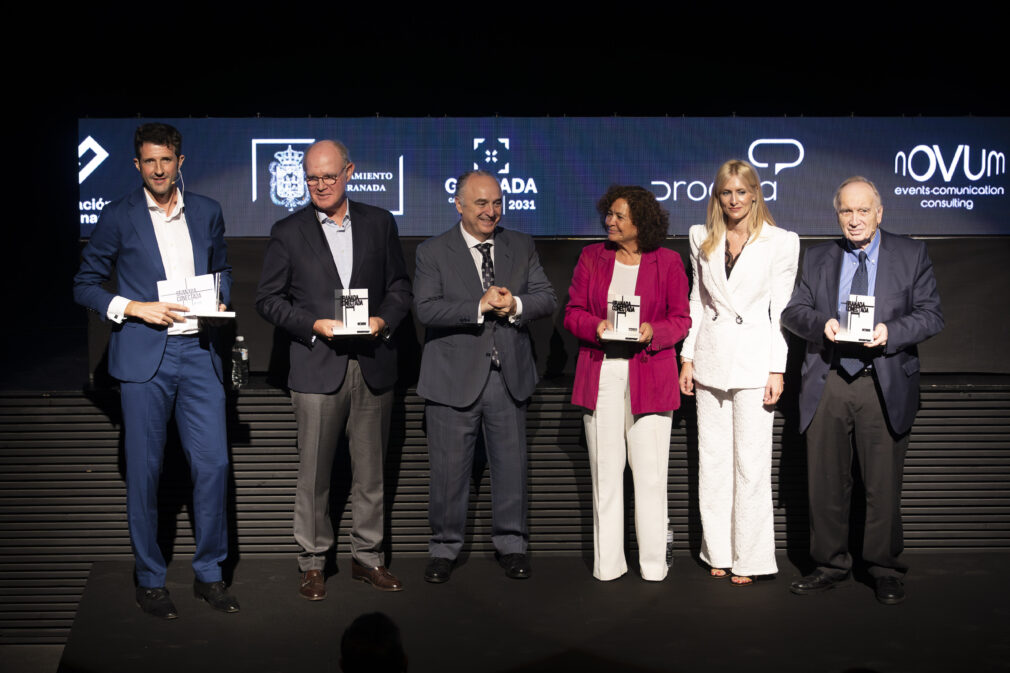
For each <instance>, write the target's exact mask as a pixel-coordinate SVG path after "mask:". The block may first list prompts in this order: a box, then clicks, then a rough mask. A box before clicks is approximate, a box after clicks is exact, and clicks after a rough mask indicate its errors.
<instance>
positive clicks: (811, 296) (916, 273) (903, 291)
mask: <svg viewBox="0 0 1010 673" xmlns="http://www.w3.org/2000/svg"><path fill="white" fill-rule="evenodd" d="M878 235H879V236H880V255H879V257H878V260H877V280H876V285H875V287H874V297H875V300H876V301H875V308H874V320H873V322H874V324H877V323H884V325H886V326H887V343H886V344H885V345H884V347H883V348H881V349H877V355H876V357H874V358H873V368H874V370H875V371H876V375H877V382H878V384H879V386H880V391H881V393H882V396H883V400H884V407H885V411H886V414H887V418H888V421H889V423H890V425H891V430H892V431H893V432H895V433H896V434H899V435H901V434H904V433H906V432H908V430H909V429H910V428H911V427H912V421H913V420H914V419H915V414H916V412H917V411H918V409H919V352H918V348H917V347H916V345H917V344H919V343H921V342H923V341H925V340H926V339H928V338H929V337H931V336H933V335H934V334H937V333H938V332H939V331H940V330H941V329H943V314H942V313H941V312H940V295H939V294H938V293H937V290H936V278H935V277H934V276H933V263H932V262H931V261H930V259H929V255H928V254H927V253H926V245H925V244H924V243H922V242H921V241H915V240H913V239H911V238H907V237H905V236H897V235H894V234H888V233H887V232H886V231H883V230H880V231H879V233H878ZM844 246H845V242H844V240H841V239H839V240H836V241H831V242H828V243H823V244H821V245H817V246H814V247H812V248H810V249H809V250H808V251H807V252H806V254H805V255H804V256H803V270H802V272H801V274H800V280H799V284H798V285H797V286H796V290H795V291H794V292H793V296H792V299H790V301H789V304H788V305H787V306H786V308H785V310H784V311H782V318H781V321H782V324H783V325H785V326H786V327H787V328H788V329H789V330H790V331H791V332H793V333H795V334H797V335H799V336H800V337H802V338H803V339H805V340H806V342H807V352H806V358H805V360H804V362H803V383H802V390H801V391H800V430H801V431H803V430H806V428H807V426H809V425H810V421H811V419H813V417H814V412H816V411H817V405H818V403H819V402H820V399H821V394H822V393H823V392H824V382H825V380H826V379H827V376H828V372H829V370H830V368H831V361H832V358H833V356H834V347H835V344H834V343H832V342H831V341H829V340H828V339H827V338H826V337H825V336H824V324H825V323H826V322H827V321H828V320H829V319H831V318H837V317H838V315H837V313H838V282H839V276H840V274H841V264H842V257H843V254H844Z"/></svg>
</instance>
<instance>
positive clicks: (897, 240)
mask: <svg viewBox="0 0 1010 673" xmlns="http://www.w3.org/2000/svg"><path fill="white" fill-rule="evenodd" d="M834 205H835V211H836V212H837V214H838V223H839V225H840V226H841V228H842V233H843V234H844V239H842V240H839V241H832V242H830V243H824V244H821V245H818V246H815V247H813V248H811V249H810V250H809V251H807V253H806V254H805V255H804V258H803V272H802V275H801V277H800V281H799V284H798V286H797V287H796V290H795V292H794V293H793V297H792V299H791V300H790V302H789V304H788V305H787V306H786V308H785V310H784V311H783V312H782V324H783V325H785V326H786V327H787V328H788V329H789V330H791V331H792V332H794V333H795V334H797V335H798V336H800V337H802V338H803V339H805V340H806V342H807V353H806V360H805V361H804V363H803V382H802V390H801V392H800V430H805V431H806V436H807V464H808V479H809V490H810V555H811V556H812V557H813V560H814V562H815V563H816V564H817V568H816V570H815V571H814V572H813V573H812V574H810V575H808V576H806V577H804V578H802V579H800V580H797V581H795V582H793V583H792V586H791V590H792V592H793V593H796V594H801V595H803V594H810V593H817V592H820V591H824V590H826V589H830V588H832V587H834V586H836V585H837V584H838V583H839V582H841V581H843V580H845V579H847V578H848V577H849V574H850V572H851V569H852V557H851V555H850V554H849V549H848V535H849V529H848V522H849V501H850V496H851V491H852V480H851V469H852V450H853V447H855V451H856V454H857V456H858V458H859V467H860V470H861V471H862V478H863V483H864V485H865V487H866V531H865V537H864V543H863V559H864V561H865V562H866V563H867V564H868V565H869V572H870V575H871V576H872V577H873V578H874V581H875V584H876V597H877V600H879V601H880V602H881V603H884V604H887V605H893V604H896V603H900V602H901V601H903V600H904V599H905V589H904V585H903V582H902V579H903V577H904V574H905V571H906V570H907V566H906V565H905V564H904V563H903V562H902V561H901V560H900V558H899V557H900V554H901V551H902V549H903V547H904V540H903V535H902V528H901V479H902V470H903V466H904V459H905V450H906V449H907V447H908V435H909V431H910V429H911V427H912V421H913V420H914V418H915V414H916V411H917V410H918V408H919V355H918V350H917V344H919V343H921V342H922V341H925V340H926V339H928V338H929V337H931V336H933V335H934V334H936V333H938V332H939V331H940V330H941V329H943V315H942V314H941V312H940V296H939V294H938V293H937V290H936V279H935V278H934V276H933V264H932V262H931V261H930V259H929V256H928V255H927V254H926V246H925V244H923V243H922V242H920V241H914V240H912V239H909V238H906V237H903V236H895V235H893V234H888V233H887V232H885V231H883V230H882V229H879V228H878V227H879V224H880V220H881V217H882V215H883V211H884V209H883V205H882V204H881V201H880V193H879V192H878V191H877V188H876V187H875V186H874V185H873V183H872V182H870V181H869V180H867V179H866V178H863V177H858V176H857V177H852V178H849V179H848V180H846V181H845V182H843V183H842V184H841V186H840V187H839V188H838V191H837V192H836V193H835V201H834ZM850 295H871V296H873V297H874V299H875V308H874V318H873V323H874V324H875V327H874V328H873V332H872V336H871V339H870V341H868V342H866V343H862V344H860V343H852V342H842V341H840V340H839V337H840V336H841V325H840V323H839V320H838V319H839V317H840V316H842V315H844V313H845V311H846V306H845V305H846V302H847V301H848V299H849V296H850Z"/></svg>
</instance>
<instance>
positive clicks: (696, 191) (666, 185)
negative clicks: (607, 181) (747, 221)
mask: <svg viewBox="0 0 1010 673" xmlns="http://www.w3.org/2000/svg"><path fill="white" fill-rule="evenodd" d="M805 156H806V151H805V150H804V149H803V143H801V142H800V141H799V140H796V139H795V138H758V139H757V140H755V141H754V142H752V143H751V144H750V147H749V148H748V149H747V158H748V159H749V160H750V162H751V164H753V165H754V167H755V168H761V169H765V168H768V167H769V166H773V167H774V172H773V175H776V176H777V175H778V174H779V173H781V172H782V171H784V170H785V169H787V168H795V167H796V166H799V165H800V164H801V163H803V158H804V157H805ZM772 157H775V158H777V159H781V161H775V162H772V161H771V160H770V159H771V158H772ZM651 184H653V185H655V187H656V189H655V190H653V191H654V192H655V193H656V200H657V201H666V200H668V199H672V200H673V201H680V200H683V199H684V198H687V199H689V200H691V201H704V200H706V199H708V198H709V197H710V196H711V195H712V183H711V182H705V181H703V180H690V181H688V180H653V181H652V183H651ZM761 193H762V194H763V195H764V198H765V201H775V200H777V199H778V193H779V183H778V180H777V179H775V180H762V181H761Z"/></svg>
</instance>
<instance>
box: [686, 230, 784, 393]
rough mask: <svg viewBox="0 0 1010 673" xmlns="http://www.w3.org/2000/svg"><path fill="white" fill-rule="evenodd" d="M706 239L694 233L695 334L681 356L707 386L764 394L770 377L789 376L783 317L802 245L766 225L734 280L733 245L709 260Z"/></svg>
mask: <svg viewBox="0 0 1010 673" xmlns="http://www.w3.org/2000/svg"><path fill="white" fill-rule="evenodd" d="M705 236H706V231H705V225H703V224H696V225H694V226H693V227H691V231H690V234H689V237H690V239H691V267H692V268H693V270H694V285H693V287H692V288H691V331H690V332H689V333H688V335H687V338H686V339H685V340H684V347H683V349H682V350H681V355H682V356H683V357H684V358H686V359H688V360H693V361H694V380H695V382H697V383H700V384H701V385H703V386H707V387H709V388H716V389H718V390H734V389H737V388H764V387H765V384H766V383H767V382H768V374H769V372H784V371H785V370H786V355H787V351H788V344H787V342H786V335H785V333H784V332H783V330H782V327H781V326H780V325H779V316H780V315H781V313H782V309H783V308H785V306H786V304H787V303H788V302H789V297H790V296H791V295H792V292H793V284H794V282H795V280H796V265H797V260H798V258H799V254H800V239H799V237H798V236H797V235H796V234H795V233H793V232H791V231H784V230H782V229H779V228H778V227H773V226H770V225H768V224H765V225H764V226H763V227H761V234H760V235H759V236H758V237H757V239H756V240H753V241H750V242H749V243H747V245H746V246H744V249H743V252H742V253H740V257H739V258H738V259H737V262H736V265H735V266H734V267H733V272H732V273H731V274H730V277H729V279H728V280H727V278H726V259H725V255H726V238H725V237H723V239H722V241H720V242H719V245H718V246H717V247H716V249H715V250H714V251H713V253H712V254H711V255H710V256H709V257H708V258H706V257H704V255H703V254H702V252H701V244H702V243H703V242H704V240H705Z"/></svg>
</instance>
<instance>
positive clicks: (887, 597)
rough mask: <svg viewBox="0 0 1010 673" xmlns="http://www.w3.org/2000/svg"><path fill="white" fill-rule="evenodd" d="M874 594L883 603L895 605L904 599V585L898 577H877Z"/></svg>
mask: <svg viewBox="0 0 1010 673" xmlns="http://www.w3.org/2000/svg"><path fill="white" fill-rule="evenodd" d="M876 594H877V600H878V601H880V602H881V603H883V604H884V605H897V604H898V603H900V602H902V601H903V600H905V585H904V584H903V583H902V581H901V579H900V578H898V577H890V576H888V577H878V578H877V587H876Z"/></svg>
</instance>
